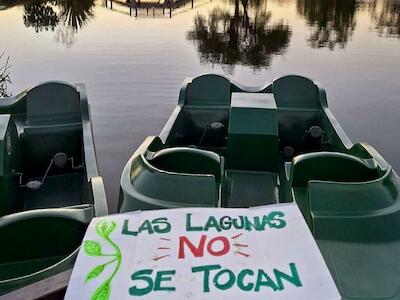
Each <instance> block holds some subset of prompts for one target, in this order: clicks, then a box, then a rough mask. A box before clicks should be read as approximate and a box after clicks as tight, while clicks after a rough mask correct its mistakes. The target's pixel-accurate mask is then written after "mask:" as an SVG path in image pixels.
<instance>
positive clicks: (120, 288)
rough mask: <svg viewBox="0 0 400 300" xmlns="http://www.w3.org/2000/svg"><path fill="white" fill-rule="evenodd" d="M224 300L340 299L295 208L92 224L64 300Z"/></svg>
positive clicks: (170, 214) (193, 212)
mask: <svg viewBox="0 0 400 300" xmlns="http://www.w3.org/2000/svg"><path fill="white" fill-rule="evenodd" d="M223 297H226V298H225V299H231V300H234V299H318V300H322V299H340V295H339V293H338V291H337V289H336V286H335V284H334V281H333V279H332V277H331V275H330V273H329V271H328V269H327V267H326V264H325V262H324V260H323V258H322V256H321V253H320V252H319V249H318V247H317V245H316V243H315V241H314V239H313V237H312V235H311V233H310V231H309V229H308V227H307V225H306V223H305V221H304V219H303V216H302V215H301V213H300V211H299V209H298V207H297V205H296V204H281V205H268V206H262V207H257V208H250V209H223V208H191V209H168V210H157V211H146V212H134V213H128V214H117V215H111V216H107V217H102V218H95V219H93V221H92V222H91V223H90V226H89V228H88V230H87V232H86V235H85V238H84V241H83V244H82V247H81V249H80V252H79V255H78V258H77V261H76V264H75V267H74V270H73V272H72V276H71V280H70V283H69V286H68V289H67V293H66V297H65V299H67V300H76V299H93V300H100V299H101V300H105V299H118V300H121V299H144V300H148V299H163V300H168V299H171V300H179V299H210V300H211V299H218V300H221V299H223Z"/></svg>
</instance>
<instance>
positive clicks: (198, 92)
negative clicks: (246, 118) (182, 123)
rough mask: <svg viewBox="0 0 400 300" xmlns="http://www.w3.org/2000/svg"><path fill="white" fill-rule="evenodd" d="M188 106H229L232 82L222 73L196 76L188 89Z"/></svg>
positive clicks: (186, 102) (186, 103)
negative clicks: (221, 74)
mask: <svg viewBox="0 0 400 300" xmlns="http://www.w3.org/2000/svg"><path fill="white" fill-rule="evenodd" d="M186 93H187V94H186V101H185V105H186V106H192V105H194V106H197V105H199V106H205V105H225V106H229V103H230V98H231V83H230V81H229V80H228V79H227V78H225V77H223V76H220V75H215V74H207V75H203V76H199V77H196V78H194V79H193V80H192V81H191V82H190V83H189V84H188V86H187V89H186Z"/></svg>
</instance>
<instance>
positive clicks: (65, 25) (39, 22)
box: [23, 0, 95, 47]
mask: <svg viewBox="0 0 400 300" xmlns="http://www.w3.org/2000/svg"><path fill="white" fill-rule="evenodd" d="M94 4H95V3H94V0H64V1H34V2H29V3H27V4H25V5H24V15H23V19H24V24H25V26H26V27H33V28H34V29H35V31H36V32H40V31H43V30H46V31H48V30H51V31H55V32H56V35H55V40H56V41H57V42H60V43H62V44H64V45H66V46H67V47H71V46H72V45H73V44H74V42H75V40H76V38H75V34H76V33H77V32H78V30H81V29H82V28H83V27H84V26H85V25H86V24H87V22H88V20H90V19H91V18H92V17H93V7H94Z"/></svg>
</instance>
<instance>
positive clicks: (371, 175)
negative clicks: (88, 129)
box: [119, 75, 400, 299]
mask: <svg viewBox="0 0 400 300" xmlns="http://www.w3.org/2000/svg"><path fill="white" fill-rule="evenodd" d="M215 124H217V125H218V124H222V125H223V126H220V125H218V126H216V125H215ZM315 126H317V127H315ZM318 132H322V134H321V135H320V134H319V133H318ZM291 152H293V155H291ZM157 157H158V158H157ZM219 170H221V173H219V172H218V171H219ZM119 200H120V201H119V210H120V211H121V212H125V211H131V210H136V209H158V208H171V207H188V206H215V207H219V206H222V207H249V206H255V205H266V204H273V203H278V202H292V201H295V202H296V203H297V205H298V206H299V208H300V210H301V212H302V213H303V216H304V218H305V220H306V222H307V224H308V226H309V228H310V230H311V232H312V234H313V236H314V237H315V239H316V242H317V243H318V245H319V247H320V250H321V252H322V254H323V256H324V258H325V261H326V263H327V265H328V268H329V270H330V271H331V274H332V276H333V278H334V280H335V282H336V284H337V286H338V289H339V291H340V293H341V295H342V298H343V299H400V260H399V258H400V199H399V177H398V175H397V174H396V173H395V172H394V171H393V170H392V168H391V167H390V166H389V165H388V163H387V162H386V161H385V160H384V159H383V158H382V157H381V156H380V155H379V153H378V152H377V151H376V150H375V149H374V148H372V147H371V146H369V145H367V144H361V143H357V144H353V143H352V142H351V141H350V139H349V138H348V137H347V135H346V134H345V133H344V131H343V129H342V128H341V127H340V125H339V123H338V122H337V120H336V119H335V118H334V116H333V115H332V113H331V112H330V110H329V108H328V105H327V100H326V94H325V91H324V90H323V89H322V88H321V87H320V86H318V85H317V84H316V83H315V82H313V81H312V80H310V79H307V78H304V77H301V76H285V77H281V78H278V79H276V80H274V81H273V82H272V83H270V84H266V85H265V86H262V87H244V86H241V85H239V84H237V83H235V82H233V81H230V80H229V79H227V78H225V77H223V76H218V75H203V76H200V77H197V78H194V79H189V80H186V81H185V83H184V85H183V87H182V88H181V91H180V94H179V102H178V105H177V106H176V108H175V110H174V112H173V113H172V115H171V117H170V119H169V121H168V122H167V124H166V125H165V127H164V129H163V130H162V132H161V133H160V135H159V136H158V137H149V138H147V139H146V141H145V142H144V143H143V144H142V146H141V147H140V148H139V149H138V150H137V151H136V152H135V153H134V155H133V156H132V157H131V159H130V160H129V161H128V163H127V165H126V167H125V169H124V171H123V173H122V177H121V192H120V199H119Z"/></svg>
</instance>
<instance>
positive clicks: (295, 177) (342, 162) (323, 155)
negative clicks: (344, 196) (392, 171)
mask: <svg viewBox="0 0 400 300" xmlns="http://www.w3.org/2000/svg"><path fill="white" fill-rule="evenodd" d="M290 169H291V170H290V178H289V182H290V186H291V187H304V188H305V187H307V185H308V183H309V182H310V181H311V180H318V181H333V182H365V181H370V180H374V179H376V178H378V177H379V170H378V168H377V166H376V165H369V164H368V163H367V162H366V161H365V160H363V159H361V158H358V157H355V156H352V155H349V154H345V153H339V152H316V153H307V154H302V155H299V156H296V157H295V158H294V159H293V162H292V165H291V168H290Z"/></svg>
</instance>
